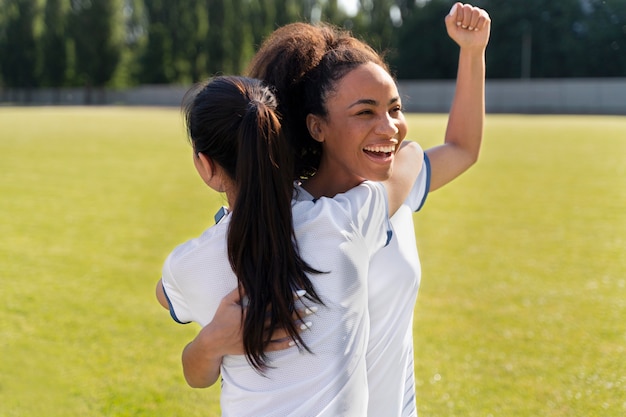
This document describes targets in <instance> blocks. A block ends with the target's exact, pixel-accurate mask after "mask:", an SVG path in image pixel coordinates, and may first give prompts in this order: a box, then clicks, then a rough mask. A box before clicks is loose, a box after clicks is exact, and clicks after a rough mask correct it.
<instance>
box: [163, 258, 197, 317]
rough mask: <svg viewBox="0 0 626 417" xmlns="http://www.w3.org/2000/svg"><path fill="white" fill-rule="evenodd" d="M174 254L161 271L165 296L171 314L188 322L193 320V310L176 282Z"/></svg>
mask: <svg viewBox="0 0 626 417" xmlns="http://www.w3.org/2000/svg"><path fill="white" fill-rule="evenodd" d="M173 256H175V252H172V253H171V254H170V255H169V256H168V257H167V259H166V260H165V263H164V264H163V270H162V273H161V282H162V284H163V292H164V293H165V297H166V298H167V303H168V304H169V309H170V315H171V316H172V318H173V319H174V321H176V322H178V323H181V324H187V323H190V322H191V321H192V319H191V312H190V308H189V305H188V304H187V302H186V300H185V297H184V296H183V293H182V291H181V290H180V287H179V285H178V283H177V282H176V278H175V276H174V274H173V273H172V270H171V264H172V258H173Z"/></svg>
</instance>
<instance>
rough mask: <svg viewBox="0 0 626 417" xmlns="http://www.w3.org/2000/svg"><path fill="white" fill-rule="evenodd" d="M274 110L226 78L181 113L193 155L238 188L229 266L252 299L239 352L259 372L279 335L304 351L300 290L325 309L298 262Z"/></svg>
mask: <svg viewBox="0 0 626 417" xmlns="http://www.w3.org/2000/svg"><path fill="white" fill-rule="evenodd" d="M276 106H277V103H276V99H275V97H274V95H273V94H272V92H271V90H269V88H268V87H266V86H264V85H263V84H261V82H260V81H258V80H255V79H250V78H244V77H234V76H228V77H226V76H225V77H218V78H216V79H214V80H213V81H211V82H210V83H209V84H207V85H206V86H205V87H204V89H203V90H201V92H200V93H199V94H198V95H197V96H196V98H195V99H194V102H193V104H192V105H191V106H189V107H188V109H187V112H186V114H187V125H188V127H189V134H190V137H191V140H192V143H193V145H194V149H195V150H196V151H198V152H203V153H205V154H206V155H207V156H208V157H210V158H212V159H213V160H214V161H215V162H217V163H219V164H220V165H221V166H222V167H223V168H224V169H225V171H226V172H227V173H228V174H229V175H230V176H231V177H232V179H233V180H234V183H235V186H236V187H237V197H236V201H235V203H234V205H233V207H231V208H232V214H231V220H230V223H229V229H228V238H227V239H228V259H229V262H230V265H231V267H232V269H233V271H234V272H235V274H236V275H237V280H238V282H239V288H240V290H242V291H243V292H244V293H245V295H246V296H247V298H248V300H249V304H248V305H247V307H246V314H245V315H244V321H243V346H244V351H245V354H246V357H247V359H248V362H249V363H250V364H251V365H252V366H253V367H254V368H255V369H257V370H259V371H262V370H263V369H264V368H265V367H266V366H267V356H266V355H265V352H264V350H265V348H266V347H267V345H268V343H269V342H270V341H271V336H272V334H273V333H274V331H276V330H278V329H284V330H285V331H286V332H287V333H288V335H289V336H290V337H291V338H292V339H293V340H294V341H296V343H297V344H298V345H299V346H301V347H303V348H304V349H307V350H308V348H307V347H306V345H305V343H304V342H303V340H302V338H301V337H300V335H299V331H298V328H297V326H296V323H295V322H294V317H293V314H294V312H296V313H295V314H298V313H297V310H296V308H295V300H294V297H295V295H294V293H295V292H296V291H297V290H305V291H306V293H307V298H308V299H309V300H311V301H313V302H317V303H322V301H321V299H320V298H319V296H318V295H317V293H316V291H315V288H314V287H313V284H312V283H311V281H310V279H309V277H308V276H307V273H319V271H317V270H315V269H314V268H312V267H311V266H309V265H308V264H307V263H306V262H305V261H304V260H303V259H302V258H301V257H300V254H299V251H298V247H297V242H296V237H295V232H294V228H293V217H292V212H291V199H292V196H293V191H294V185H293V161H292V152H291V149H290V147H289V145H288V143H287V141H286V140H285V138H284V137H283V134H282V129H281V124H280V121H279V118H278V115H277V114H276ZM194 122H195V123H194ZM192 125H193V126H194V128H193V129H192ZM194 131H195V132H202V136H199V135H196V136H194ZM209 136H210V137H211V138H210V140H205V139H207V137H209ZM212 150H220V152H212ZM226 165H227V166H226ZM268 312H269V313H270V314H269V317H268V314H267V313H268ZM268 318H269V326H267V325H266V321H267V320H268Z"/></svg>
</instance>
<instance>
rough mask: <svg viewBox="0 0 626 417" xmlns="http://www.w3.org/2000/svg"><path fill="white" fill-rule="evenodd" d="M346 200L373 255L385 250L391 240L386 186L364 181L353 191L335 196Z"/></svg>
mask: <svg viewBox="0 0 626 417" xmlns="http://www.w3.org/2000/svg"><path fill="white" fill-rule="evenodd" d="M335 199H336V200H339V201H340V202H341V200H345V205H346V206H347V207H348V210H349V211H350V214H349V215H350V217H351V218H352V220H353V222H354V225H355V226H356V228H357V229H358V230H359V231H360V232H361V234H362V236H363V238H364V239H365V241H366V243H367V246H368V248H370V250H371V253H370V254H372V253H373V252H375V251H377V250H379V249H381V248H383V247H384V246H386V245H387V244H388V243H389V241H390V240H391V236H392V233H393V232H392V228H391V223H390V222H389V209H388V205H387V190H386V189H385V187H384V185H382V184H381V183H377V182H372V181H364V182H363V183H361V184H359V185H358V186H356V187H354V188H353V189H351V190H349V191H347V192H345V193H343V194H338V195H337V196H335Z"/></svg>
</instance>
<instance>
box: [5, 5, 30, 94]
mask: <svg viewBox="0 0 626 417" xmlns="http://www.w3.org/2000/svg"><path fill="white" fill-rule="evenodd" d="M0 14H1V15H2V16H3V17H2V20H0V23H2V25H3V27H0V62H1V63H2V64H1V66H0V70H1V71H2V79H3V81H4V84H6V85H8V86H14V87H26V88H33V87H36V86H37V75H36V73H37V59H38V54H37V45H36V34H35V21H36V17H37V0H3V1H2V2H0Z"/></svg>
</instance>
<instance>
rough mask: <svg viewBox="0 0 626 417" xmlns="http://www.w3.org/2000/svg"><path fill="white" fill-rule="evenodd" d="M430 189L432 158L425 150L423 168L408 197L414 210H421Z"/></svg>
mask: <svg viewBox="0 0 626 417" xmlns="http://www.w3.org/2000/svg"><path fill="white" fill-rule="evenodd" d="M429 189H430V160H429V159H428V156H427V155H426V153H425V152H424V163H423V164H422V170H421V171H420V173H419V174H418V176H417V178H416V179H415V183H414V184H413V188H412V189H411V192H410V193H409V196H408V197H407V199H406V204H407V205H408V206H409V207H410V208H411V210H412V211H420V210H421V208H422V207H423V206H424V203H425V202H426V197H427V196H428V191H429Z"/></svg>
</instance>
